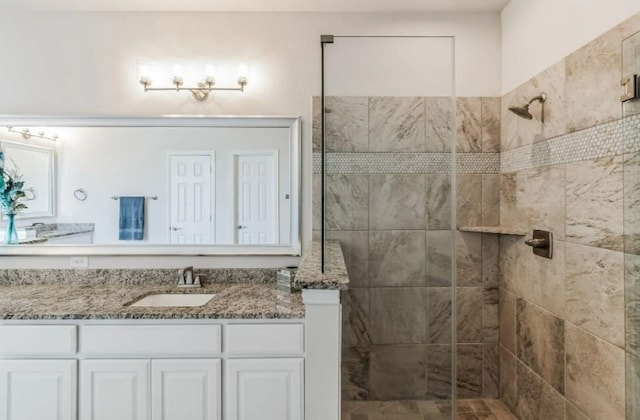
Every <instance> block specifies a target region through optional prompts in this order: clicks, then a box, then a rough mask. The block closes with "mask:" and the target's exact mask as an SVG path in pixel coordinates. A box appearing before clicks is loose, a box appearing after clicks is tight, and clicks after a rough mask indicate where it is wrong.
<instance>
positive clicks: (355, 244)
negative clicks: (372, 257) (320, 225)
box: [327, 231, 369, 288]
mask: <svg viewBox="0 0 640 420" xmlns="http://www.w3.org/2000/svg"><path fill="white" fill-rule="evenodd" d="M327 239H334V240H338V241H340V245H342V253H343V255H344V262H345V264H346V266H347V272H348V274H349V288H360V287H368V286H369V232H368V231H328V232H327Z"/></svg>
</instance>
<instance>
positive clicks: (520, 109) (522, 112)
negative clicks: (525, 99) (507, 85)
mask: <svg viewBox="0 0 640 420" xmlns="http://www.w3.org/2000/svg"><path fill="white" fill-rule="evenodd" d="M509 111H511V112H513V113H514V114H516V115H517V116H518V117H522V118H525V119H527V120H532V119H533V115H531V113H530V112H529V104H526V105H524V106H510V107H509Z"/></svg>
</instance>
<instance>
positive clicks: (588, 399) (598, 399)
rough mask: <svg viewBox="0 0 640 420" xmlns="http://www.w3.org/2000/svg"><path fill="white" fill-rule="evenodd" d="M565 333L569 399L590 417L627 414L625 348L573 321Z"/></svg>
mask: <svg viewBox="0 0 640 420" xmlns="http://www.w3.org/2000/svg"><path fill="white" fill-rule="evenodd" d="M565 334H566V335H565V351H566V354H567V370H566V384H565V387H566V393H565V395H566V397H567V399H568V400H569V401H570V402H571V403H572V404H574V405H575V406H576V407H577V408H578V409H579V410H580V411H582V412H583V413H585V414H586V415H587V416H588V417H589V418H592V419H622V418H624V415H625V383H624V374H625V373H624V372H625V355H624V351H623V350H622V349H620V348H618V347H616V346H613V345H611V344H609V343H607V342H605V341H603V340H600V339H598V338H597V337H595V336H593V335H591V334H590V333H588V332H586V331H584V330H582V329H581V328H578V327H575V326H573V325H571V324H569V323H567V325H566V327H565Z"/></svg>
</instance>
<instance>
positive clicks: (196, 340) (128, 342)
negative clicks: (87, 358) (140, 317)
mask: <svg viewBox="0 0 640 420" xmlns="http://www.w3.org/2000/svg"><path fill="white" fill-rule="evenodd" d="M221 349H222V346H221V344H220V326H219V325H135V326H126V325H88V326H84V327H82V329H81V330H80V351H81V352H82V353H84V354H86V355H127V356H138V355H139V356H144V357H151V356H154V355H180V356H191V355H210V354H218V353H220V351H221Z"/></svg>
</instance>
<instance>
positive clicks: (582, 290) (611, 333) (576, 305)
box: [565, 243, 624, 347]
mask: <svg viewBox="0 0 640 420" xmlns="http://www.w3.org/2000/svg"><path fill="white" fill-rule="evenodd" d="M623 255H624V254H623V253H621V252H615V251H609V250H606V249H600V248H593V247H588V246H584V245H577V244H571V243H567V244H566V281H565V299H566V304H565V308H566V317H567V320H569V321H570V322H572V323H574V324H575V325H578V326H580V327H582V328H584V329H586V330H587V331H590V332H592V333H593V334H596V335H598V336H599V337H602V338H603V339H605V340H608V341H609V342H611V343H613V344H616V345H618V346H620V347H622V346H624V258H623Z"/></svg>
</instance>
